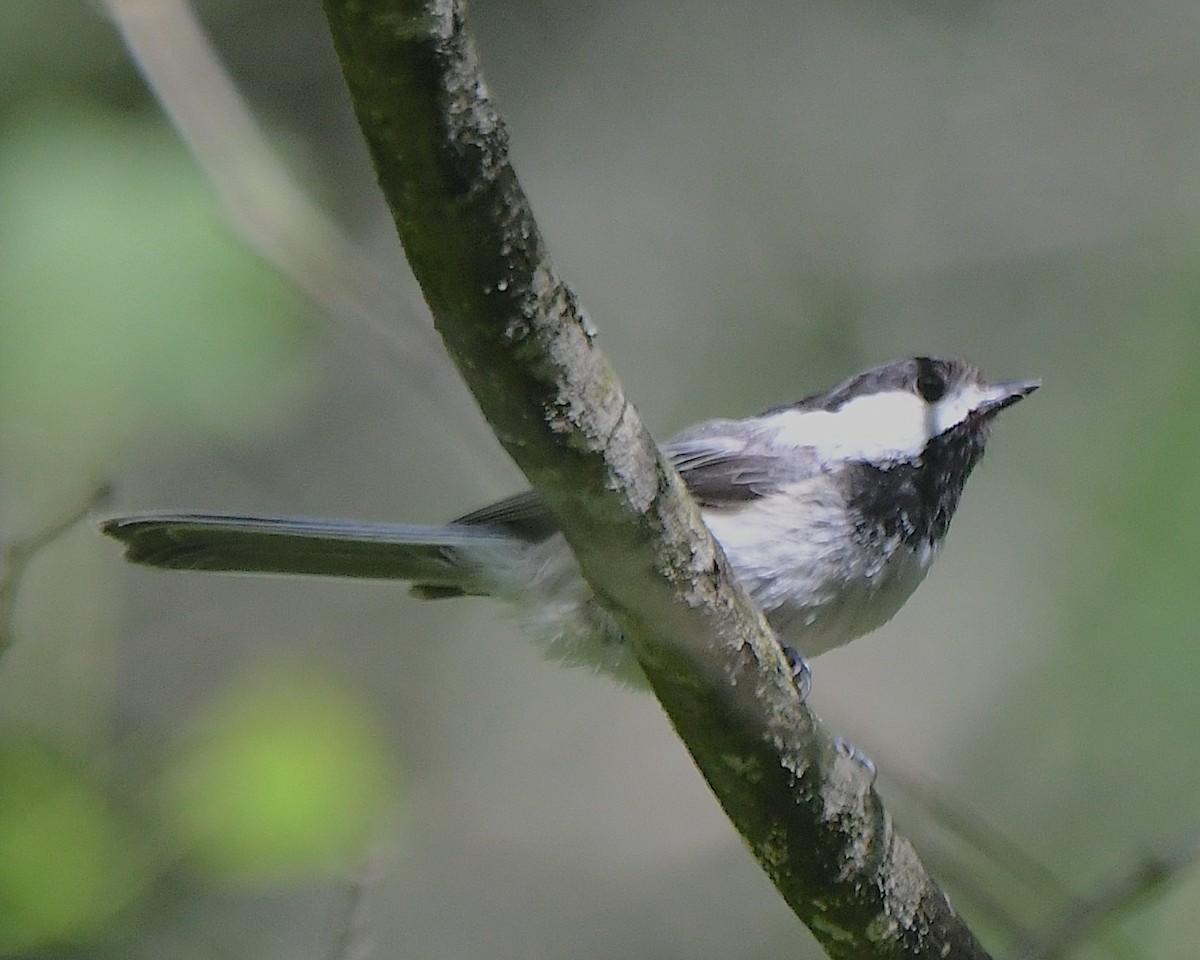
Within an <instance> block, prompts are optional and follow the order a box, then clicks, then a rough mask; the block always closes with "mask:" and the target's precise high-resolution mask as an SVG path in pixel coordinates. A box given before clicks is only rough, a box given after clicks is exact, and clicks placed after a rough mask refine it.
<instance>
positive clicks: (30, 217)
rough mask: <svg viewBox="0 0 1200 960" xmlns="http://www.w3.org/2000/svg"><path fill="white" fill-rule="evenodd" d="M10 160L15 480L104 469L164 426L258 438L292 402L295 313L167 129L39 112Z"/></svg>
mask: <svg viewBox="0 0 1200 960" xmlns="http://www.w3.org/2000/svg"><path fill="white" fill-rule="evenodd" d="M3 145H4V146H3V152H0V222H3V223H4V230H3V231H0V289H3V290H4V291H5V295H4V298H3V301H2V302H0V454H3V455H5V461H6V463H8V464H9V465H10V466H11V465H12V464H13V463H14V462H16V461H18V460H20V461H26V462H27V461H29V460H32V461H34V462H35V463H37V462H41V461H42V459H43V458H50V459H52V460H53V461H54V462H55V463H56V465H58V466H60V467H61V466H62V465H63V464H64V463H66V464H72V463H86V464H95V463H97V462H100V463H107V462H110V461H111V459H112V457H113V452H114V451H115V450H117V449H119V448H120V446H121V443H122V442H123V441H126V440H127V439H128V438H130V437H134V436H138V435H139V433H140V432H143V431H145V429H146V428H147V427H148V426H151V425H153V424H156V423H157V424H162V423H164V422H169V423H172V424H175V425H183V426H188V425H191V426H209V427H211V426H214V425H220V426H221V427H222V428H223V429H235V430H237V429H243V430H246V429H252V428H253V427H254V425H256V424H261V423H263V422H264V421H268V420H269V419H271V418H272V417H273V416H274V415H275V414H276V413H277V411H278V410H279V408H280V406H281V405H282V404H284V403H286V401H287V400H289V399H291V398H293V397H294V396H295V394H296V391H297V389H298V388H299V387H300V386H301V385H302V384H304V383H305V382H306V379H307V378H306V374H307V373H308V370H309V368H308V365H307V363H306V361H305V349H304V348H305V346H306V341H305V337H304V335H303V326H302V325H301V324H300V323H299V322H298V318H299V317H300V303H299V301H298V298H297V296H296V294H295V293H294V292H293V291H292V290H291V289H290V288H289V287H288V286H287V285H286V284H285V283H284V282H283V281H282V280H281V279H280V278H279V277H277V276H276V275H274V274H273V272H272V271H271V270H270V269H269V268H268V267H266V266H265V265H264V264H262V263H261V262H259V261H258V260H257V258H255V257H254V256H253V255H252V254H251V253H249V252H248V251H247V250H246V249H245V248H244V247H243V246H242V245H241V244H240V243H238V241H237V240H236V239H235V238H234V237H233V236H232V235H231V234H230V232H229V231H228V229H227V228H226V227H225V226H224V225H223V224H222V222H221V220H220V217H219V214H218V212H217V210H216V209H215V205H214V201H213V199H212V197H211V196H210V194H209V192H208V189H207V187H206V185H205V184H204V183H203V181H202V180H201V179H200V177H199V176H198V174H197V173H196V171H195V169H194V167H193V164H192V161H191V160H190V158H189V157H188V155H187V152H186V151H185V150H184V148H183V147H182V146H181V145H180V144H179V143H177V142H176V141H175V140H174V139H173V138H172V136H171V134H170V132H169V131H168V130H167V129H165V128H164V127H163V125H162V124H150V123H147V122H145V121H141V120H138V119H136V118H133V117H129V116H124V115H114V114H105V113H100V112H97V111H94V110H87V109H81V108H80V107H78V106H74V107H72V106H67V105H64V104H42V105H41V106H39V107H38V108H37V109H36V110H35V111H31V112H27V113H25V114H23V115H21V116H20V117H18V118H17V119H14V120H10V122H9V123H8V125H7V129H6V130H5V132H4V138H3Z"/></svg>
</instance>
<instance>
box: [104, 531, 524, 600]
mask: <svg viewBox="0 0 1200 960" xmlns="http://www.w3.org/2000/svg"><path fill="white" fill-rule="evenodd" d="M101 530H102V531H103V532H104V533H106V534H108V535H109V536H110V537H114V538H116V539H117V540H120V541H121V542H122V543H123V544H124V545H125V557H126V559H128V560H130V561H132V562H133V563H141V564H145V565H147V566H151V567H162V568H165V569H170V570H223V571H233V572H241V573H267V574H270V573H280V574H307V575H309V576H320V577H361V578H364V579H372V580H407V581H408V582H409V583H411V584H412V585H413V588H414V591H415V592H417V593H419V594H421V595H422V596H426V597H447V596H466V595H486V594H490V593H492V592H493V591H494V590H495V589H496V587H497V585H498V580H497V575H501V576H502V574H503V572H504V571H506V570H509V571H511V569H512V568H513V567H514V566H515V565H516V564H517V563H518V562H519V561H520V557H521V554H522V552H523V550H524V547H525V546H526V545H527V544H526V543H525V542H524V541H522V540H520V539H519V538H517V537H514V536H512V535H511V534H509V533H506V532H504V531H502V530H497V529H494V528H488V527H486V526H478V525H475V526H469V525H466V524H448V525H446V526H440V527H424V526H416V525H410V524H376V523H357V522H353V521H342V520H310V519H289V518H283V517H236V516H220V515H215V514H198V513H143V514H135V515H132V516H128V517H117V518H115V519H112V520H106V521H105V522H104V523H103V524H102V525H101Z"/></svg>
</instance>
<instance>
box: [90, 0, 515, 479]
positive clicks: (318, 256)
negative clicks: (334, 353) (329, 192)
mask: <svg viewBox="0 0 1200 960" xmlns="http://www.w3.org/2000/svg"><path fill="white" fill-rule="evenodd" d="M103 3H104V6H105V8H106V10H107V11H108V13H109V16H110V17H111V18H112V20H113V22H114V23H115V24H116V26H117V28H118V29H119V30H120V32H121V36H122V38H123V39H124V41H125V44H126V46H127V48H128V50H129V54H130V57H131V58H132V59H133V61H134V63H135V64H137V66H138V68H139V69H140V70H141V72H142V75H143V76H144V77H145V80H146V83H147V85H148V86H149V87H150V89H151V90H152V91H153V93H154V95H155V96H156V97H157V98H158V101H159V103H160V105H161V106H162V109H163V111H164V113H165V114H166V115H167V117H168V118H169V119H170V120H171V122H172V123H173V124H174V125H175V128H176V129H177V130H178V131H179V134H180V136H181V137H182V138H183V140H184V142H185V143H186V144H187V146H188V149H189V151H190V152H191V154H192V156H193V157H194V158H195V160H196V162H197V164H198V165H199V167H200V169H201V170H202V172H203V173H204V176H205V177H206V179H207V180H208V182H209V183H210V185H211V186H212V189H213V191H214V192H215V194H216V197H217V200H218V202H219V203H220V205H221V209H222V211H223V213H224V215H225V217H226V218H227V219H228V221H229V223H230V224H231V226H232V227H233V229H234V230H235V231H236V232H237V233H238V234H239V235H240V236H241V237H242V238H243V239H244V240H245V242H246V243H247V244H248V245H249V246H250V247H251V248H252V249H253V250H254V251H255V252H257V253H258V254H259V255H260V256H261V257H263V259H265V260H266V261H267V262H268V263H270V264H271V265H273V266H274V267H275V268H276V269H277V270H279V271H280V272H281V273H282V274H283V275H284V276H285V277H286V278H287V279H288V280H289V281H290V282H291V283H293V284H294V285H295V286H296V287H297V288H298V289H299V290H300V291H301V292H302V293H304V294H305V295H306V296H307V297H308V298H309V299H311V300H312V302H313V303H315V304H317V305H318V306H319V307H321V308H322V310H324V311H325V312H326V313H327V314H328V315H329V316H331V317H333V318H335V319H336V320H338V321H341V322H343V323H346V324H349V325H350V326H351V327H353V328H358V329H360V330H364V331H366V332H367V333H368V334H369V336H370V337H371V338H372V339H373V340H375V341H376V342H378V343H382V344H383V345H384V346H385V347H386V348H387V350H388V354H389V356H388V359H389V360H390V361H392V364H391V366H392V369H393V370H394V369H395V367H396V366H397V365H398V367H399V370H400V372H401V374H402V379H403V382H404V383H405V384H406V386H407V387H409V388H410V389H412V390H414V391H415V392H417V393H419V394H423V395H426V396H428V397H429V398H431V400H432V401H433V402H434V403H435V405H436V406H437V407H438V408H439V409H442V410H444V411H449V412H451V413H452V414H453V415H454V419H455V422H456V423H458V424H459V425H460V426H459V427H458V430H459V431H460V432H459V435H460V436H464V437H465V436H466V435H468V434H473V436H472V439H478V440H479V441H481V442H479V443H472V444H470V445H468V444H465V443H464V444H461V445H460V447H461V449H459V450H458V451H457V452H458V453H460V454H461V455H463V456H467V457H469V458H471V459H472V460H474V458H476V457H478V456H479V455H480V451H481V450H482V451H488V450H490V449H491V446H492V443H493V440H492V436H491V434H490V433H489V432H488V431H487V430H486V428H485V427H484V425H483V424H482V423H481V422H480V420H479V417H478V416H477V415H476V414H475V411H474V409H473V406H472V404H471V403H470V401H469V398H468V396H467V394H466V393H465V391H463V390H462V387H461V382H460V381H459V379H458V377H456V376H454V374H453V370H452V368H451V366H450V364H449V363H447V361H446V355H445V352H444V351H443V350H442V347H441V344H440V343H439V342H438V339H437V337H436V335H435V334H434V332H433V330H432V328H431V327H430V326H429V324H428V322H427V321H426V319H425V318H426V316H427V314H428V311H427V309H426V308H425V305H424V304H423V303H421V301H420V299H419V298H418V297H417V296H416V295H415V291H414V290H413V287H412V283H411V282H409V281H407V278H404V279H402V278H400V277H398V276H397V275H396V273H395V271H393V270H389V269H388V268H387V267H385V266H384V265H383V264H382V263H380V262H379V258H378V257H377V255H376V254H375V253H374V251H372V250H369V249H367V248H365V247H363V246H362V245H361V244H358V243H356V242H354V241H353V240H351V239H350V238H349V237H348V236H347V235H346V234H345V232H344V231H342V230H341V229H340V228H339V227H338V226H337V225H336V224H335V223H334V222H333V221H332V220H331V219H330V218H329V217H328V216H327V215H326V214H325V213H324V212H323V211H322V210H321V209H320V208H319V207H318V206H317V205H316V204H315V203H313V202H312V201H311V200H310V199H309V198H308V196H307V194H306V193H305V191H304V189H303V188H302V187H301V186H300V184H299V183H298V182H297V180H296V178H295V177H293V176H292V174H291V172H290V170H289V169H288V166H287V164H286V163H285V162H284V161H283V159H282V158H281V156H280V155H279V153H278V151H276V150H275V149H274V147H273V146H272V145H271V142H270V140H269V139H268V138H267V136H266V134H265V133H264V132H263V130H262V127H261V125H260V124H259V123H258V122H257V120H256V119H255V117H254V115H253V113H252V112H251V110H250V108H249V106H248V105H247V104H246V102H245V99H244V98H243V97H242V95H241V93H240V92H239V91H238V89H237V86H236V84H235V83H234V82H233V79H232V77H230V75H229V73H228V71H227V70H226V69H225V67H224V64H222V63H221V60H220V58H219V57H218V55H217V52H216V51H215V50H214V49H213V46H212V44H211V43H210V42H209V39H208V37H207V36H206V35H205V33H204V30H203V28H202V26H201V25H200V23H199V21H198V20H197V19H196V15H195V13H194V12H193V10H192V8H191V6H190V5H189V3H188V2H187V0H103ZM398 316H402V317H404V318H405V320H404V321H403V322H397V317H398ZM377 352H378V351H375V350H371V351H369V352H368V355H369V356H374V355H375V354H376V353H377Z"/></svg>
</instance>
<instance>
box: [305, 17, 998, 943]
mask: <svg viewBox="0 0 1200 960" xmlns="http://www.w3.org/2000/svg"><path fill="white" fill-rule="evenodd" d="M324 5H325V12H326V15H327V17H328V19H329V24H330V28H331V30H332V33H333V39H334V44H335V46H336V48H337V52H338V55H339V57H340V59H341V62H342V70H343V73H344V75H345V78H346V82H347V84H348V86H349V88H350V94H351V98H352V100H353V101H354V107H355V111H356V113H357V115H358V120H359V124H360V125H361V127H362V129H363V132H364V134H365V136H366V139H367V143H368V146H369V148H370V151H371V155H372V158H373V160H374V164H375V168H376V172H377V173H378V176H379V182H380V186H381V187H382V189H383V193H384V196H385V198H386V200H387V203H388V205H389V207H390V208H391V211H392V215H393V217H394V219H395V221H396V226H397V229H398V230H399V233H400V239H401V241H402V242H403V245H404V250H405V253H406V255H407V257H408V261H409V263H410V265H411V266H412V270H413V273H414V274H415V275H416V278H417V280H418V282H419V283H420V285H421V288H422V290H423V291H424V294H425V298H426V300H427V302H428V303H429V306H430V308H431V310H432V311H433V316H434V321H435V324H436V326H437V329H438V331H439V332H440V333H441V336H442V338H443V340H444V341H445V344H446V349H447V350H448V351H449V353H450V356H451V358H452V359H453V360H454V362H455V364H456V365H457V366H458V368H459V370H460V372H461V373H462V375H463V377H464V378H465V379H466V381H467V384H468V386H469V387H470V389H471V390H472V392H473V393H474V394H475V397H476V399H477V400H478V402H479V405H480V407H481V408H482V410H483V412H484V414H485V416H486V417H487V418H488V420H489V422H490V423H491V425H492V428H493V429H494V430H495V432H496V436H497V437H498V438H499V440H500V442H501V443H503V444H504V447H505V449H506V450H507V451H508V452H509V454H510V455H511V456H512V457H513V459H514V460H515V461H516V463H517V465H518V466H519V467H520V468H521V469H522V470H523V471H524V472H525V474H526V476H527V477H528V478H529V481H530V483H532V484H533V486H534V487H535V488H536V489H537V491H538V493H539V495H540V496H541V497H542V499H543V500H544V501H545V503H546V505H547V507H548V508H549V509H550V510H551V511H552V512H553V514H554V517H555V519H556V521H557V522H558V524H559V526H560V528H561V529H562V531H563V533H564V534H565V535H566V537H567V540H568V541H569V542H570V544H571V546H572V548H573V549H574V551H575V554H576V556H577V557H578V559H579V563H580V565H581V567H582V569H583V572H584V575H585V576H586V577H587V579H588V581H589V583H590V584H591V585H592V587H593V588H594V590H595V591H596V594H597V596H598V597H599V598H600V600H601V602H602V603H604V605H605V606H606V607H607V608H608V609H609V610H610V612H611V613H612V614H613V615H614V616H615V617H616V619H617V621H618V622H619V623H620V625H621V626H622V628H623V629H624V631H625V633H626V635H627V637H628V638H629V640H630V642H631V643H632V644H633V646H634V650H635V651H636V653H637V657H638V660H639V662H640V663H641V665H642V667H643V669H644V670H645V673H646V675H647V677H648V678H649V679H650V682H651V685H652V686H653V688H654V690H655V693H656V694H657V695H658V697H659V700H660V701H661V702H662V704H663V707H664V708H665V709H666V711H667V714H668V715H669V717H670V719H671V721H672V723H673V724H674V725H675V728H676V730H677V731H678V732H679V734H680V736H681V737H682V738H683V740H684V742H685V743H686V744H687V747H688V749H689V750H690V751H691V753H692V756H693V758H694V759H695V761H696V763H697V765H698V766H699V768H700V770H701V771H702V773H703V774H704V776H705V778H706V779H707V780H708V782H709V784H710V785H711V787H712V789H713V791H714V792H715V793H716V795H717V797H718V799H719V801H720V802H721V805H722V806H723V807H724V809H725V811H726V813H727V814H728V815H729V817H730V819H732V820H733V822H734V824H735V825H736V827H737V829H738V830H739V831H740V832H741V833H742V835H743V837H745V839H746V841H747V843H748V844H749V845H750V848H751V849H752V850H753V852H754V854H755V856H756V857H757V858H758V860H759V862H760V863H761V864H762V866H763V868H764V869H765V870H766V871H767V872H768V874H769V875H770V876H771V878H772V880H773V881H774V882H775V885H776V886H777V887H778V888H779V890H780V892H781V893H782V894H783V896H784V898H785V899H786V900H787V902H788V903H789V904H790V905H791V907H792V909H793V910H794V911H795V912H796V914H797V915H798V916H799V917H800V918H801V919H802V920H803V921H804V922H805V923H806V924H807V925H808V927H809V928H810V929H811V930H812V931H813V933H814V935H815V936H816V937H817V939H818V940H819V941H820V942H821V943H822V945H823V946H824V947H825V949H826V951H827V952H828V953H829V954H830V956H832V957H847V958H849V957H853V958H857V960H862V958H870V957H901V956H915V955H917V954H918V953H919V954H921V955H929V956H939V957H950V956H952V957H972V958H982V957H986V956H987V954H986V953H985V952H984V950H983V949H982V947H981V946H980V945H979V944H978V942H977V941H976V940H975V938H974V936H973V935H972V934H971V932H970V931H969V930H968V929H967V928H966V926H965V925H964V924H963V923H962V921H961V920H960V919H959V917H958V916H957V915H956V914H955V913H954V911H953V909H952V908H951V907H950V905H949V903H948V901H947V900H946V897H945V895H944V894H943V893H942V892H941V890H940V889H939V888H938V887H937V886H936V885H935V884H934V882H933V881H932V879H931V878H930V877H929V875H928V874H927V873H926V871H925V869H924V868H923V867H922V865H921V864H920V862H919V860H918V859H917V857H916V854H915V853H914V852H913V850H912V847H911V846H910V845H909V844H908V842H907V841H905V840H904V839H902V838H901V837H900V836H899V835H898V834H896V832H895V831H894V830H893V829H892V824H891V820H890V818H889V817H888V816H887V814H886V812H885V810H884V809H883V806H882V804H881V802H880V800H879V797H878V796H877V795H876V793H875V791H874V789H873V788H872V786H871V783H870V777H869V776H867V775H866V773H865V772H864V771H863V770H862V769H861V767H860V766H859V765H858V764H857V763H856V762H855V761H854V760H852V759H851V758H850V757H848V756H847V755H846V754H845V752H844V751H839V750H838V749H837V747H836V746H835V743H834V741H833V738H832V737H831V736H830V735H829V734H828V733H827V732H826V731H825V730H824V729H823V728H822V727H821V726H820V725H819V723H818V721H817V719H816V718H815V717H814V716H813V714H812V713H811V712H810V711H809V710H808V709H807V708H806V707H805V706H804V705H803V704H802V703H801V702H800V700H799V697H798V696H797V694H796V690H795V687H794V685H793V684H792V681H791V675H790V672H789V670H788V668H787V665H786V663H785V662H784V658H783V656H782V654H781V651H780V649H779V647H778V645H777V644H776V643H775V641H774V639H773V637H772V636H771V634H770V632H769V629H768V628H767V626H766V624H765V622H764V620H763V618H762V616H761V614H760V613H759V612H758V611H757V610H756V609H755V608H754V607H753V605H752V604H751V603H750V601H749V600H748V599H747V598H746V596H745V594H744V593H743V592H742V591H741V590H740V589H739V588H738V586H737V585H736V582H735V581H734V580H733V578H732V577H731V576H730V574H729V570H728V568H727V566H726V563H725V560H724V557H723V555H722V554H721V552H720V550H719V549H718V548H717V546H716V545H715V544H714V542H713V540H712V538H711V537H710V535H709V533H708V531H707V529H706V528H705V526H704V524H703V522H702V520H701V518H700V514H699V511H698V510H697V508H696V507H695V505H694V504H693V503H692V502H691V500H690V498H689V497H688V496H687V493H686V490H685V489H684V486H683V484H682V482H681V481H680V479H679V477H678V475H676V474H675V472H674V471H673V470H672V469H671V468H670V466H669V465H667V464H666V463H664V462H663V460H662V458H661V457H660V456H659V454H658V450H657V447H656V446H655V444H654V442H653V440H652V439H651V437H650V436H649V434H648V433H647V432H646V430H645V428H644V427H643V426H642V423H641V420H640V419H639V418H638V415H637V413H636V411H635V410H634V408H633V407H632V405H631V404H630V403H629V402H628V401H627V400H626V399H625V396H624V394H623V393H622V391H621V388H620V385H619V383H618V382H617V378H616V375H615V374H614V373H613V371H612V370H611V368H610V367H609V366H608V363H607V361H606V360H605V359H604V357H603V355H602V354H601V353H600V351H599V349H598V348H597V347H596V345H595V332H594V330H593V329H592V327H591V325H590V323H589V322H588V319H587V317H586V316H585V315H584V314H583V312H582V310H581V309H580V307H579V305H578V303H577V302H576V299H575V297H574V295H573V294H572V293H571V291H570V290H569V289H568V288H567V287H566V285H565V284H563V282H562V281H561V280H560V279H559V277H558V275H557V273H556V271H555V269H554V266H553V264H552V263H551V262H550V259H549V256H548V254H547V252H546V250H545V247H544V245H543V242H542V238H541V235H540V233H539V232H538V229H537V225H536V223H535V222H534V219H533V215H532V213H531V211H530V209H529V204H528V202H527V200H526V198H525V196H524V194H523V193H522V191H521V188H520V185H519V184H518V183H517V178H516V175H515V173H514V171H513V169H512V167H511V166H510V164H509V162H508V156H507V136H506V133H505V130H504V126H503V123H502V121H501V119H500V116H499V115H498V113H497V112H496V109H495V107H494V106H493V104H492V103H491V101H490V100H489V98H488V94H487V89H486V86H485V84H484V81H483V77H482V74H481V73H480V69H479V64H478V60H477V58H476V54H475V51H474V48H473V44H472V42H471V40H470V37H469V35H468V33H467V31H466V27H465V23H464V9H463V5H462V3H461V2H460V0H324Z"/></svg>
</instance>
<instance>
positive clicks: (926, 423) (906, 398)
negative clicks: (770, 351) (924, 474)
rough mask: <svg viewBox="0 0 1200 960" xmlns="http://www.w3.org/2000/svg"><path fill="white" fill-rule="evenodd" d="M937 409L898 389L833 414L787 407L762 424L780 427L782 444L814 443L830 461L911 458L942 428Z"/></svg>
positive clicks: (860, 400)
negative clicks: (934, 415) (937, 422)
mask: <svg viewBox="0 0 1200 960" xmlns="http://www.w3.org/2000/svg"><path fill="white" fill-rule="evenodd" d="M934 409H935V408H932V407H930V405H929V404H927V403H926V402H925V401H924V400H922V399H921V398H920V397H918V396H917V395H916V394H913V393H909V392H908V391H900V390H895V391H890V392H887V393H875V394H871V395H870V396H865V397H857V398H856V399H854V400H851V401H849V402H848V403H846V404H843V405H842V407H841V408H840V409H839V410H837V411H835V412H833V413H830V412H828V411H825V410H783V411H781V412H780V413H776V414H774V415H773V416H771V417H769V418H768V419H767V420H766V421H765V422H764V424H763V425H764V426H766V427H768V428H770V427H774V428H775V430H776V431H777V432H776V434H775V440H776V441H777V442H778V443H780V444H783V445H786V446H789V447H815V448H816V449H817V451H818V452H819V453H820V454H821V456H823V457H824V458H826V459H829V460H834V459H846V460H889V459H891V460H906V459H912V458H914V457H916V456H917V455H918V454H919V453H920V452H921V451H922V450H923V449H924V447H925V444H926V442H928V440H929V438H930V437H931V436H934V435H935V434H936V433H938V432H939V431H938V430H937V429H935V419H934V417H933V414H934Z"/></svg>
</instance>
